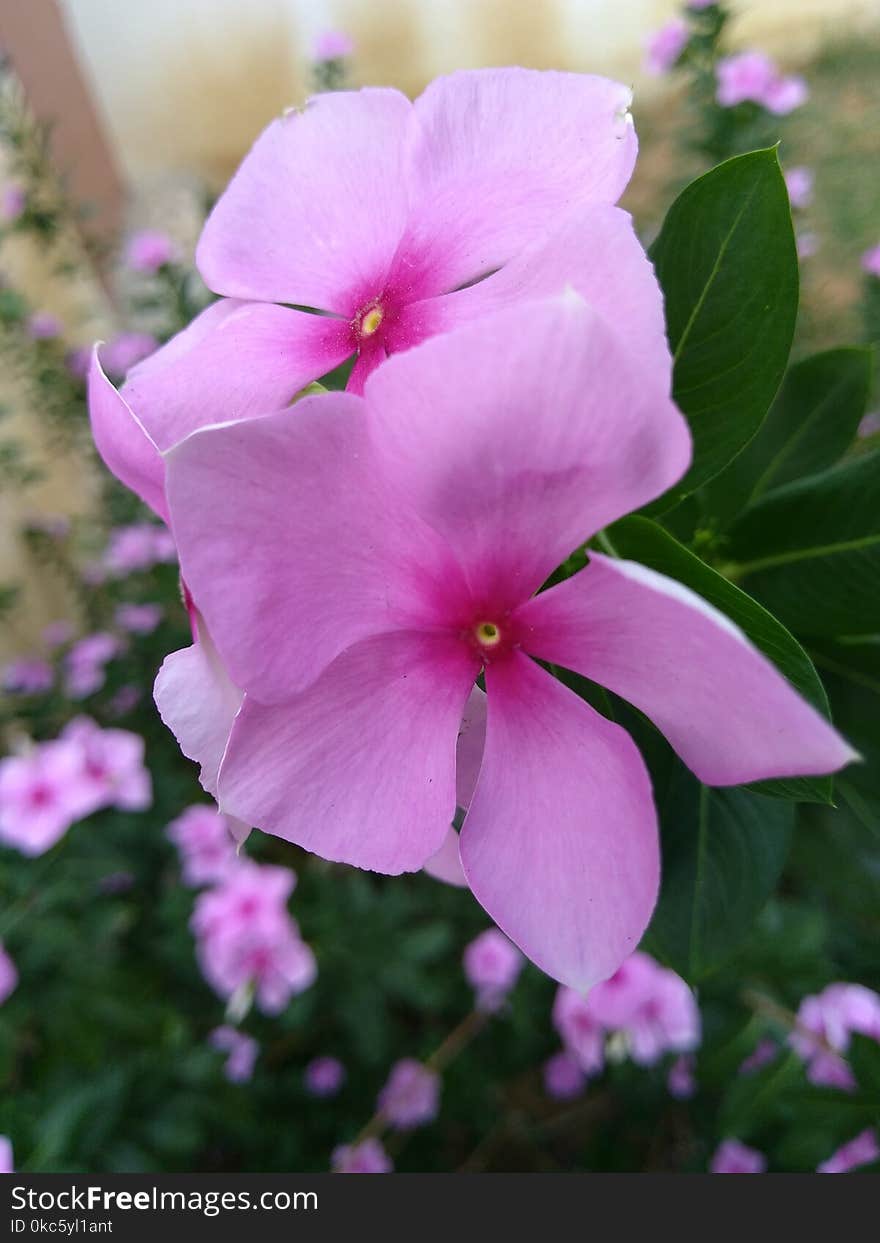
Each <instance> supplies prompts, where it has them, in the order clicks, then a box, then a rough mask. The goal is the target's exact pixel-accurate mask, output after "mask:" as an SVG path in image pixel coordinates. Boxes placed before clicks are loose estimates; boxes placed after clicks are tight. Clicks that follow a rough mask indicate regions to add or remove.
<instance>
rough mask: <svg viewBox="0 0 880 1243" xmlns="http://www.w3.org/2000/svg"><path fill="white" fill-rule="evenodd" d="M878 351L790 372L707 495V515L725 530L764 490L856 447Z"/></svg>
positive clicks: (830, 358) (835, 353) (842, 353)
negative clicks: (754, 430)
mask: <svg viewBox="0 0 880 1243" xmlns="http://www.w3.org/2000/svg"><path fill="white" fill-rule="evenodd" d="M872 370H873V350H871V349H870V348H869V347H866V346H853V347H851V348H847V349H838V350H827V351H826V352H825V353H823V354H815V355H814V356H813V357H812V358H806V359H804V360H803V362H799V363H796V364H795V365H794V366H793V367H791V368H790V370H789V371H788V373H787V374H786V377H785V379H784V380H783V383H782V388H781V389H780V390H779V392H778V394H777V396H776V400H775V401H774V403H773V405H772V406H771V407H770V413H769V414H768V415H767V417H766V419H765V420H764V422H763V423H762V425H761V427H760V429H759V431H758V433H757V435H755V436H754V437H753V438H752V440H751V441H750V442H749V443H748V445H747V446H746V447H745V449H743V451H742V453H740V454H739V456H738V457H736V458H734V460H733V461H732V462H731V463H730V465H729V466H728V467H727V469H726V470H724V471H722V473H721V474H720V475H717V476H716V477H715V479H713V480H712V481H711V483H709V484H708V485H707V487H706V488H705V489H704V491H703V493H702V496H701V500H702V502H703V511H704V513H708V514H711V515H712V516H714V517H716V518H718V519H720V520H721V523H722V525H725V524H726V523H727V522H728V521H730V520H731V519H732V518H734V517H736V515H737V514H738V513H739V511H740V510H742V509H745V507H746V506H747V505H749V504H751V503H752V502H753V501H755V500H757V499H758V498H759V497H760V496H762V495H763V494H764V493H765V492H768V491H770V489H772V488H776V487H779V486H780V485H781V484H785V483H791V482H793V481H794V480H796V479H801V478H803V477H804V476H805V475H813V474H816V473H817V472H818V471H822V470H826V469H827V468H828V467H829V466H833V465H834V464H835V462H837V461H839V459H840V458H841V457H842V456H843V454H844V453H845V452H846V450H847V449H848V448H849V446H850V445H851V444H852V441H853V439H854V438H855V435H856V430H857V428H858V426H859V422H860V421H861V419H862V416H863V415H864V413H865V408H866V406H867V403H868V397H869V395H870V391H871V373H872Z"/></svg>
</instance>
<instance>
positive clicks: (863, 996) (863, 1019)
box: [789, 983, 880, 1092]
mask: <svg viewBox="0 0 880 1243" xmlns="http://www.w3.org/2000/svg"><path fill="white" fill-rule="evenodd" d="M853 1032H858V1033H859V1034H860V1035H862V1036H867V1037H869V1038H870V1039H873V1040H876V1041H878V1042H880V995H878V994H877V993H875V992H873V991H872V990H871V989H869V988H865V987H864V986H863V985H861V984H845V983H839V984H829V985H828V987H827V988H826V989H824V990H823V991H822V992H821V993H818V994H816V995H814V996H810V997H805V998H804V999H803V1001H802V1002H801V1004H800V1006H799V1008H798V1012H797V1027H796V1029H795V1030H794V1031H793V1032H792V1034H791V1036H790V1037H789V1043H790V1044H791V1046H792V1048H793V1049H794V1050H795V1052H796V1053H797V1054H798V1056H799V1057H801V1058H802V1059H803V1060H804V1061H805V1062H806V1064H807V1078H808V1079H809V1080H810V1082H811V1083H815V1084H816V1085H817V1086H820V1087H832V1088H840V1089H842V1090H843V1091H845V1092H846V1091H852V1090H853V1088H854V1087H855V1078H854V1076H853V1073H852V1071H851V1070H850V1068H849V1066H848V1064H847V1063H846V1061H845V1060H844V1058H843V1056H842V1055H843V1054H845V1053H846V1051H847V1050H848V1048H849V1042H850V1036H851V1034H852V1033H853Z"/></svg>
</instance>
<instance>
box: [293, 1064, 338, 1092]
mask: <svg viewBox="0 0 880 1243" xmlns="http://www.w3.org/2000/svg"><path fill="white" fill-rule="evenodd" d="M303 1081H304V1083H305V1088H306V1091H307V1092H308V1094H309V1095H310V1096H335V1095H336V1093H337V1092H338V1091H339V1089H340V1088H341V1087H342V1085H343V1083H344V1082H345V1067H344V1066H343V1065H342V1062H340V1060H339V1058H336V1057H315V1058H313V1059H312V1060H311V1061H310V1062H309V1064H308V1066H307V1067H306V1068H305V1071H304V1073H303Z"/></svg>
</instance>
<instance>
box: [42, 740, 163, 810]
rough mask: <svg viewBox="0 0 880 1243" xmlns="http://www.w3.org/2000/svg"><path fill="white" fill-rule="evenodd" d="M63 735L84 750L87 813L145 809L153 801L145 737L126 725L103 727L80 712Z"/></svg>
mask: <svg viewBox="0 0 880 1243" xmlns="http://www.w3.org/2000/svg"><path fill="white" fill-rule="evenodd" d="M61 737H62V739H64V740H65V741H67V742H73V743H76V744H77V745H78V746H79V748H80V753H81V765H82V767H81V772H80V787H81V789H83V790H84V791H85V792H86V793H85V795H84V797H85V798H86V800H87V807H88V810H87V812H86V814H90V813H91V812H92V811H97V810H99V809H100V808H102V807H118V808H120V810H123V811H145V810H146V809H147V808H148V807H149V806H150V805H151V804H152V801H153V783H152V780H151V778H150V774H149V771H148V770H147V769H146V768H145V767H144V740H143V738H141V737H140V736H139V735H138V734H132V733H129V731H128V730H124V729H101V728H100V726H98V725H97V724H96V723H95V722H94V721H93V720H92V719H91V718H90V717H87V716H78V717H74V719H73V720H72V721H70V722H68V724H67V725H66V726H65V727H64V729H63V730H62V732H61Z"/></svg>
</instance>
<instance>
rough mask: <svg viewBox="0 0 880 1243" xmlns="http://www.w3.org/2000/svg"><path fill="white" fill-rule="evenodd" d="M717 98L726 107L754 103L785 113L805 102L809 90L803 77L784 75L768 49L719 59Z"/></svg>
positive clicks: (717, 66) (738, 53) (769, 109)
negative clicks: (767, 53)
mask: <svg viewBox="0 0 880 1243" xmlns="http://www.w3.org/2000/svg"><path fill="white" fill-rule="evenodd" d="M715 72H716V75H717V79H718V89H717V92H716V99H717V100H718V102H719V104H721V105H722V106H723V107H725V108H733V107H735V106H736V105H737V104H741V103H746V102H751V103H756V104H760V105H761V107H763V108H766V109H767V110H768V111H769V112H774V113H777V114H779V115H783V114H785V113H788V112H792V111H793V110H794V109H795V108H798V107H800V105H801V104H803V103H805V102H806V100H807V98H808V96H809V91H808V89H807V84H806V82H805V81H804V80H803V78H798V77H789V78H786V77H783V76H782V75H781V74H780V72H779V70H778V68H777V67H776V64H775V62H774V61H773V60H772V59H771V58H770V57H769V56H767V55H766V53H764V52H755V51H748V52H737V53H735V54H734V55H733V56H726V57H723V58H722V59H721V60H719V62H718V64H717V65H716V67H715Z"/></svg>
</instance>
